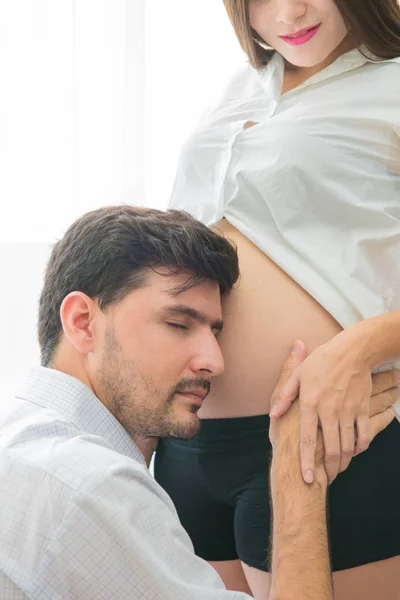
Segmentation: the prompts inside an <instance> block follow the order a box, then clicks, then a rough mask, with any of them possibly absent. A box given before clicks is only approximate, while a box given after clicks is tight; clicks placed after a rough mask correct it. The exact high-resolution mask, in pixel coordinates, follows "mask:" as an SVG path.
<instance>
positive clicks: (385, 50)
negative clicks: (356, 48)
mask: <svg viewBox="0 0 400 600" xmlns="http://www.w3.org/2000/svg"><path fill="white" fill-rule="evenodd" d="M223 2H224V5H225V8H226V11H227V13H228V16H229V18H230V20H231V23H232V25H233V28H234V30H235V32H236V36H237V38H238V40H239V43H240V45H241V47H242V49H243V50H244V51H245V53H246V54H247V56H248V57H249V60H250V63H251V65H252V66H253V67H254V68H256V69H261V68H262V67H264V66H265V65H266V64H267V63H268V61H269V60H270V59H271V57H272V55H273V51H272V50H267V49H265V48H263V47H262V46H260V45H259V44H258V43H256V42H255V41H254V40H258V41H259V42H261V43H263V42H264V40H262V39H261V38H260V37H259V36H258V34H257V33H256V32H255V31H254V30H253V29H252V28H251V25H250V20H249V10H248V4H249V0H223ZM335 4H336V6H337V7H338V9H339V11H340V13H341V15H342V17H343V19H344V21H345V23H346V25H347V28H348V30H349V32H351V35H352V36H353V37H354V38H355V39H356V40H357V42H358V44H359V45H360V46H361V45H364V46H365V47H366V48H367V50H368V51H369V52H370V53H371V54H372V55H374V56H376V57H378V58H382V59H388V58H395V57H397V56H400V0H335Z"/></svg>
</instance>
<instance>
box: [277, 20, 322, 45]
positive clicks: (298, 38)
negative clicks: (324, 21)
mask: <svg viewBox="0 0 400 600" xmlns="http://www.w3.org/2000/svg"><path fill="white" fill-rule="evenodd" d="M320 27H321V23H320V24H319V25H315V26H314V27H308V28H307V29H301V30H300V31H297V32H296V33H293V34H291V35H280V36H279V37H280V38H281V39H282V40H283V41H284V42H286V43H287V44H290V45H291V46H300V45H301V44H305V43H306V42H308V41H310V40H311V38H313V37H314V35H315V34H316V33H317V31H318V29H319V28H320Z"/></svg>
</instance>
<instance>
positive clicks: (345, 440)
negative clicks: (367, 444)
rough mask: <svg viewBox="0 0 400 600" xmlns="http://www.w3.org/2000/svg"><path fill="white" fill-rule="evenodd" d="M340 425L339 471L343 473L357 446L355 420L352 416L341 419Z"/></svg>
mask: <svg viewBox="0 0 400 600" xmlns="http://www.w3.org/2000/svg"><path fill="white" fill-rule="evenodd" d="M339 427H340V466H339V472H340V473H342V472H343V471H345V470H346V469H347V467H348V466H349V464H350V462H351V459H352V458H353V456H354V448H355V443H356V440H355V437H356V436H355V430H354V420H353V419H351V418H347V419H341V420H340V423H339Z"/></svg>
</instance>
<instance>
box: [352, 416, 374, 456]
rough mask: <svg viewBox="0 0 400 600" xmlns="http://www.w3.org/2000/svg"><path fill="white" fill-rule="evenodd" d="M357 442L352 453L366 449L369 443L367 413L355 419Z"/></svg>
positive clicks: (369, 433)
mask: <svg viewBox="0 0 400 600" xmlns="http://www.w3.org/2000/svg"><path fill="white" fill-rule="evenodd" d="M356 428H357V443H356V449H355V452H354V454H355V455H357V454H361V452H365V450H368V447H369V445H370V443H371V439H372V438H371V419H370V418H369V417H368V416H367V415H361V416H360V417H358V418H357V421H356Z"/></svg>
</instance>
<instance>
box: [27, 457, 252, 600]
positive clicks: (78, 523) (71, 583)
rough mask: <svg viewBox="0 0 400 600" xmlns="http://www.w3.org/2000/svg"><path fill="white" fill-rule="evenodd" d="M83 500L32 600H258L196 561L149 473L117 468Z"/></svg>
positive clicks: (45, 563)
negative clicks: (229, 587) (227, 584)
mask: <svg viewBox="0 0 400 600" xmlns="http://www.w3.org/2000/svg"><path fill="white" fill-rule="evenodd" d="M87 489H88V491H86V492H85V493H80V494H77V496H76V498H75V501H74V502H72V505H71V509H70V511H69V512H68V514H67V515H66V517H65V518H64V519H63V521H62V522H61V523H60V524H59V525H58V527H57V529H56V531H55V534H54V535H53V536H52V539H51V541H50V543H49V545H48V548H47V550H46V552H45V554H44V558H43V560H42V562H41V564H40V566H39V568H38V570H37V574H36V580H35V584H34V590H33V592H34V593H33V594H32V595H31V597H32V598H35V599H39V598H40V600H47V599H48V600H50V599H51V600H55V598H74V599H78V600H80V599H82V600H83V599H85V600H87V598H96V600H110V598H113V600H122V599H128V598H132V599H134V598H141V599H143V600H250V597H249V596H247V595H246V594H242V593H240V592H231V591H227V590H226V589H225V588H224V585H223V583H222V581H221V579H220V578H219V576H218V575H217V573H216V571H214V569H213V568H212V567H211V566H210V565H208V564H207V563H206V562H205V561H203V560H202V559H200V558H198V557H197V556H195V554H194V552H193V547H192V544H191V542H190V539H189V537H188V536H187V534H186V532H185V530H184V529H183V528H182V526H181V524H180V522H179V519H178V516H177V514H176V511H175V509H174V507H173V505H172V502H171V500H170V498H169V497H168V496H167V494H166V493H165V492H164V490H162V489H161V488H160V487H159V486H158V484H157V483H156V482H155V481H154V479H153V478H152V477H151V475H150V474H149V473H148V472H147V470H146V469H144V468H140V469H138V470H136V469H133V468H128V467H126V466H125V467H123V468H122V467H113V468H112V469H111V471H110V472H109V473H108V476H107V477H104V476H103V477H102V480H101V481H98V482H97V483H96V484H95V485H94V486H91V487H88V488H87Z"/></svg>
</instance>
